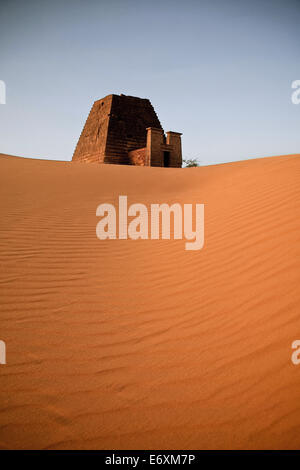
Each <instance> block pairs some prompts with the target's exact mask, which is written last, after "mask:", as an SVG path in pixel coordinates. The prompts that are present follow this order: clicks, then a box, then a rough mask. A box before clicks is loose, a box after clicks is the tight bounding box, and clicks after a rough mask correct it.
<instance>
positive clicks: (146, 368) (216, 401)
mask: <svg viewBox="0 0 300 470" xmlns="http://www.w3.org/2000/svg"><path fill="white" fill-rule="evenodd" d="M0 177H1V185H0V194H1V199H0V201H1V222H0V261H1V263H0V309H1V311H0V339H1V340H4V341H5V342H6V345H7V365H0V447H1V448H4V449H5V448H19V449H23V448H25V449H29V448H30V449H32V448H37V449H41V448H43V449H44V448H47V449H66V448H71V449H87V448H92V449H134V448H138V449H151V448H152V449H153V448H157V449H189V448H190V449H197V448H202V449H211V448H218V449H226V448H234V449H239V448H245V449H261V448H262V449H266V448H268V449H269V448H271V449H273V448H299V447H300V434H299V428H300V365H299V366H295V365H293V364H292V362H291V354H292V349H291V344H292V342H293V341H294V340H295V339H300V156H297V155H294V156H284V157H274V158H263V159H257V160H248V161H242V162H238V163H231V164H225V165H216V166H209V167H203V168H192V169H165V168H141V167H126V166H117V165H103V166H101V165H93V164H80V163H78V164H76V163H69V162H53V161H42V160H30V159H22V158H17V157H9V156H5V155H1V156H0ZM119 195H127V196H128V202H129V204H131V203H136V202H141V203H145V204H150V203H162V202H165V203H169V204H171V203H173V202H180V203H182V204H183V203H204V204H205V245H204V248H203V249H202V250H200V251H186V250H185V249H184V243H185V241H184V240H176V241H173V240H170V241H166V240H152V241H151V240H143V241H141V240H138V241H133V240H106V241H100V240H98V239H97V238H96V223H97V221H98V220H99V219H98V218H97V217H96V207H97V206H98V205H99V204H101V203H103V202H111V203H114V204H116V205H117V201H118V196H119Z"/></svg>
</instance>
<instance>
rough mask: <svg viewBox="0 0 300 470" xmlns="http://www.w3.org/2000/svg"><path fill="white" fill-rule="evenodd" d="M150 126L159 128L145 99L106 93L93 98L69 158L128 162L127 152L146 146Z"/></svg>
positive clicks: (151, 108)
mask: <svg viewBox="0 0 300 470" xmlns="http://www.w3.org/2000/svg"><path fill="white" fill-rule="evenodd" d="M149 127H152V128H156V129H161V130H162V127H161V124H160V122H159V119H158V117H157V115H156V113H155V111H154V108H153V106H152V104H151V103H150V101H149V100H148V99H142V98H136V97H134V96H125V95H108V96H106V97H105V98H102V99H101V100H98V101H95V103H94V105H93V107H92V109H91V111H90V114H89V116H88V118H87V120H86V123H85V126H84V128H83V131H82V133H81V135H80V138H79V141H78V143H77V146H76V149H75V152H74V155H73V159H72V160H73V161H86V162H97V163H119V164H131V163H132V162H131V161H130V158H129V152H130V151H131V150H135V149H140V148H144V147H146V139H147V130H146V129H147V128H149Z"/></svg>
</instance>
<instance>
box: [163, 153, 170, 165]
mask: <svg viewBox="0 0 300 470" xmlns="http://www.w3.org/2000/svg"><path fill="white" fill-rule="evenodd" d="M169 165H170V152H164V166H165V167H168V166H169Z"/></svg>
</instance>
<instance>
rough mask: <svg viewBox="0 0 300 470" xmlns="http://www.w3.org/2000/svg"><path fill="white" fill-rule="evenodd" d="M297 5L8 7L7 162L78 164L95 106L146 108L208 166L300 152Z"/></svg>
mask: <svg viewBox="0 0 300 470" xmlns="http://www.w3.org/2000/svg"><path fill="white" fill-rule="evenodd" d="M299 25H300V1H295V0H294V1H291V0H285V1H284V0H282V1H276V0H273V1H272V0H269V1H266V0H260V1H258V0H254V1H252V2H246V1H243V0H242V1H241V0H236V1H234V0H228V1H225V0H207V1H199V0H198V1H195V0H185V1H182V2H178V1H165V0H161V1H157V0H152V1H151V2H149V1H143V0H140V1H137V0H123V1H121V0H107V1H106V0H102V1H101V0H98V1H94V0H85V1H84V0H73V1H71V0H70V1H68V0H64V1H61V0H60V1H57V0H52V1H51V2H50V1H49V2H46V1H43V0H37V1H34V0H27V1H21V0H1V2H0V80H4V81H5V83H6V87H7V96H6V104H5V105H0V152H1V153H9V154H13V155H20V156H26V157H36V158H49V159H55V160H70V159H71V158H72V153H73V151H74V148H75V145H76V142H77V139H78V137H79V134H80V132H81V129H82V126H83V124H84V122H85V120H86V117H87V115H88V113H89V110H90V108H91V106H92V104H93V101H94V100H96V99H99V98H101V97H103V96H105V95H107V94H110V93H116V94H119V93H124V94H128V95H133V96H140V97H142V98H149V99H150V100H151V102H152V104H153V106H154V107H155V110H156V112H157V114H158V116H159V119H160V121H161V123H162V125H163V127H164V129H165V131H168V130H174V131H180V132H183V155H184V157H185V158H192V157H198V158H199V160H200V161H201V164H203V165H204V164H211V163H221V162H227V161H234V160H243V159H246V158H252V157H262V156H271V155H280V154H289V153H300V105H298V106H297V105H293V104H292V102H291V94H292V89H291V83H292V81H293V80H296V79H300V60H299V59H300V57H299V55H300V49H299V46H300V26H299Z"/></svg>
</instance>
